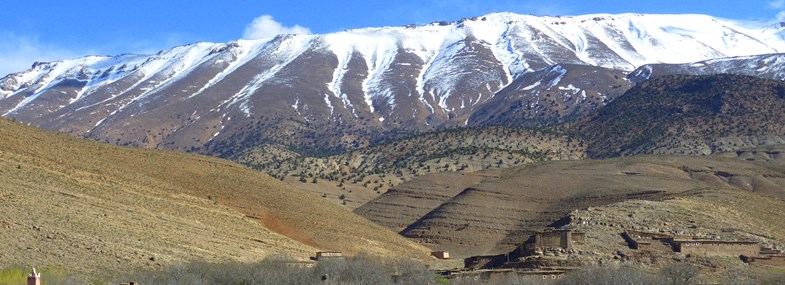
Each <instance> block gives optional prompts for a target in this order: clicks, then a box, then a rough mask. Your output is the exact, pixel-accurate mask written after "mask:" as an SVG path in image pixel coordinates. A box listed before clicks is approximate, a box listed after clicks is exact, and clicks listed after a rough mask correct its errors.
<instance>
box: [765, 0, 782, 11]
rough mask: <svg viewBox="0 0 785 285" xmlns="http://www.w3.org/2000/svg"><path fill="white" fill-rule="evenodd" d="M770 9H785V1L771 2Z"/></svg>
mask: <svg viewBox="0 0 785 285" xmlns="http://www.w3.org/2000/svg"><path fill="white" fill-rule="evenodd" d="M769 7H771V8H772V9H782V8H783V7H785V0H776V1H771V2H769Z"/></svg>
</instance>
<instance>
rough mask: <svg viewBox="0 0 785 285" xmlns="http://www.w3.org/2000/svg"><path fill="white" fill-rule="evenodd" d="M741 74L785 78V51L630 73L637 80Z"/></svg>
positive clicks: (643, 68) (650, 67)
mask: <svg viewBox="0 0 785 285" xmlns="http://www.w3.org/2000/svg"><path fill="white" fill-rule="evenodd" d="M677 74H678V75H712V74H737V75H748V76H755V77H760V78H766V79H775V80H785V54H764V55H753V56H739V57H727V58H719V59H712V60H705V61H699V62H694V63H685V64H647V65H644V66H641V67H639V68H638V69H636V70H635V71H633V72H632V73H630V74H629V75H628V79H629V80H630V81H632V82H634V83H640V82H643V81H645V80H648V79H650V78H652V77H656V76H662V75H677Z"/></svg>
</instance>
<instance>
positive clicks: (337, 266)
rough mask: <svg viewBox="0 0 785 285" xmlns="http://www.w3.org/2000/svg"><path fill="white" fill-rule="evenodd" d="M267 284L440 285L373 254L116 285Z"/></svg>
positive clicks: (197, 270) (188, 267)
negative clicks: (129, 284)
mask: <svg viewBox="0 0 785 285" xmlns="http://www.w3.org/2000/svg"><path fill="white" fill-rule="evenodd" d="M132 280H133V281H135V282H139V283H140V284H170V285H186V284H188V285H212V284H236V285H263V284H292V285H299V284H336V285H337V284H346V285H353V284H382V285H383V284H437V281H436V276H435V275H434V274H433V273H432V272H430V271H429V270H428V268H427V267H425V266H424V265H422V264H419V263H417V262H414V261H408V260H382V259H379V258H373V257H369V256H357V257H349V258H346V259H325V260H322V261H319V262H317V263H316V265H315V266H312V267H307V266H305V265H304V264H302V263H299V262H296V261H294V260H292V259H290V258H286V257H280V256H276V257H270V258H266V259H264V260H263V261H261V262H258V263H252V264H247V263H229V264H209V263H204V262H192V263H186V264H177V265H174V266H170V267H168V268H166V269H164V270H160V271H142V272H138V273H136V274H134V275H132V276H128V277H126V278H125V279H124V280H117V282H116V283H115V284H119V283H120V282H128V281H132Z"/></svg>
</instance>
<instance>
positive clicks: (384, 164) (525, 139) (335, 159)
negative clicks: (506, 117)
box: [233, 126, 585, 208]
mask: <svg viewBox="0 0 785 285" xmlns="http://www.w3.org/2000/svg"><path fill="white" fill-rule="evenodd" d="M584 153H585V150H584V146H583V145H582V144H581V142H580V141H578V140H573V139H571V138H569V137H567V136H563V135H558V134H554V133H552V132H546V131H542V130H537V129H531V128H520V127H501V126H498V127H496V126H494V127H479V128H456V129H449V130H442V131H435V132H427V133H421V134H418V135H414V136H411V137H408V138H405V139H400V140H394V141H390V142H387V143H383V144H379V145H376V146H372V147H365V148H361V149H358V150H354V151H350V152H346V153H341V154H336V155H331V156H324V157H313V156H302V155H299V154H298V153H296V152H292V151H289V150H286V149H282V148H280V147H274V146H267V147H265V148H254V149H253V150H252V151H248V152H244V153H242V154H240V155H238V156H237V157H234V158H233V159H234V160H237V161H238V162H241V163H243V164H246V165H249V166H251V167H253V168H256V169H260V170H263V171H265V172H267V173H269V174H270V175H272V176H273V177H277V178H279V179H282V180H284V181H286V182H289V183H290V184H292V185H293V186H295V187H298V188H301V189H304V190H307V191H310V192H314V193H316V194H318V195H322V196H324V197H327V198H329V200H330V201H333V202H340V203H343V204H345V205H347V206H349V207H352V208H354V207H358V206H361V205H362V204H365V203H366V202H368V201H369V200H371V199H373V198H375V197H376V196H378V195H379V194H381V193H384V192H386V191H387V190H388V189H389V188H390V187H394V186H396V185H398V184H400V183H401V182H404V181H409V180H411V179H413V178H415V177H418V176H421V175H425V174H428V173H438V172H473V171H478V170H483V169H496V168H506V167H511V166H517V165H524V164H528V163H532V162H536V161H544V160H559V159H580V158H583V157H585V155H584ZM340 197H343V199H338V198H340Z"/></svg>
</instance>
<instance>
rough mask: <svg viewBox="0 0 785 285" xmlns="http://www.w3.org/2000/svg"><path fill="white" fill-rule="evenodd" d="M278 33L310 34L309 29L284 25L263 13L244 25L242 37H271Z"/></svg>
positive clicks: (253, 38) (252, 38) (251, 38)
mask: <svg viewBox="0 0 785 285" xmlns="http://www.w3.org/2000/svg"><path fill="white" fill-rule="evenodd" d="M280 34H301V35H308V34H311V30H309V29H308V28H306V27H303V26H300V25H294V27H284V26H283V25H282V24H281V23H279V22H276V21H275V19H273V16H270V15H264V16H261V17H258V18H256V19H254V20H253V22H251V23H250V24H248V26H246V27H245V32H243V39H246V40H255V39H266V38H272V37H275V36H277V35H280Z"/></svg>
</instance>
